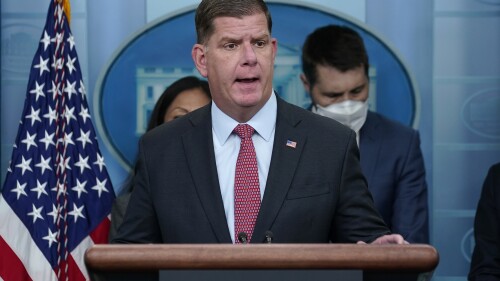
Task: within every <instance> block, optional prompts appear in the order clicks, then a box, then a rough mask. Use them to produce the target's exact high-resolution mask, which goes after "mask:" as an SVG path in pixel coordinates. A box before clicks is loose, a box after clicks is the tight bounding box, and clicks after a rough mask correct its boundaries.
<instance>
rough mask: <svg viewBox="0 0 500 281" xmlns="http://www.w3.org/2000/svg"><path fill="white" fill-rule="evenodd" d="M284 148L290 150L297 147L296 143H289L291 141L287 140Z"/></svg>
mask: <svg viewBox="0 0 500 281" xmlns="http://www.w3.org/2000/svg"><path fill="white" fill-rule="evenodd" d="M286 146H288V147H291V148H296V147H297V142H295V141H291V140H287V141H286Z"/></svg>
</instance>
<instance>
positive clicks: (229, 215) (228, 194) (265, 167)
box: [212, 91, 277, 243]
mask: <svg viewBox="0 0 500 281" xmlns="http://www.w3.org/2000/svg"><path fill="white" fill-rule="evenodd" d="M276 114H277V102H276V96H275V95H274V91H273V93H272V94H271V97H270V98H269V100H268V101H267V102H266V104H265V105H264V106H263V107H262V108H261V109H260V110H259V112H257V113H256V114H255V115H254V116H253V117H252V119H250V120H249V121H248V122H247V123H246V124H248V125H250V126H252V127H253V128H254V129H255V133H254V134H253V136H252V141H253V144H254V146H255V153H256V155H257V166H258V170H259V185H260V199H261V201H262V197H263V196H264V190H265V189H266V181H267V174H268V172H269V165H270V163H271V155H272V151H273V143H274V132H275V127H276ZM238 124H239V123H238V122H237V121H236V120H234V119H232V118H231V117H229V116H228V115H226V114H225V113H224V112H222V111H221V110H220V109H219V108H218V107H217V105H215V103H214V102H212V134H213V140H214V152H215V161H216V164H217V174H218V176H219V184H220V191H221V195H222V201H223V202H224V210H225V213H226V219H227V226H228V227H229V233H230V234H231V239H232V240H233V243H234V176H235V171H236V160H237V158H238V153H239V151H240V142H241V139H240V138H239V137H238V136H237V135H236V134H234V133H233V130H234V128H235V127H236V125H238Z"/></svg>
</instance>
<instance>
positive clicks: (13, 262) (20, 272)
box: [0, 237, 32, 281]
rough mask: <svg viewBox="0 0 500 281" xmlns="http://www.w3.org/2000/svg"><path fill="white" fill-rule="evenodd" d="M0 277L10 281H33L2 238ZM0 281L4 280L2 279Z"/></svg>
mask: <svg viewBox="0 0 500 281" xmlns="http://www.w3.org/2000/svg"><path fill="white" fill-rule="evenodd" d="M0 253H2V254H0V276H3V277H5V278H6V279H8V280H19V281H31V280H32V279H31V278H30V276H29V275H28V272H26V269H25V268H24V266H23V263H22V262H21V260H19V258H18V256H17V255H16V253H14V252H13V251H12V249H11V248H10V247H9V245H8V244H7V243H6V242H5V240H3V238H2V237H0ZM0 280H3V279H2V278H1V277H0Z"/></svg>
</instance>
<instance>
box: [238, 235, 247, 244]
mask: <svg viewBox="0 0 500 281" xmlns="http://www.w3.org/2000/svg"><path fill="white" fill-rule="evenodd" d="M238 240H239V241H240V243H241V244H247V243H248V235H247V234H246V233H245V232H240V233H238Z"/></svg>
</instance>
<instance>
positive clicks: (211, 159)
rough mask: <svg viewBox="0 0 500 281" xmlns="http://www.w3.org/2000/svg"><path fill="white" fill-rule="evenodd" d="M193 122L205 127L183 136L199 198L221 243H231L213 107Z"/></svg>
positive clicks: (193, 117) (191, 119) (193, 118)
mask: <svg viewBox="0 0 500 281" xmlns="http://www.w3.org/2000/svg"><path fill="white" fill-rule="evenodd" d="M190 121H191V123H192V124H193V126H194V127H198V126H199V127H202V128H201V129H197V130H190V131H189V132H188V133H187V134H185V135H183V143H184V149H185V151H186V157H187V161H188V163H189V168H190V170H191V175H192V178H193V181H194V184H195V186H196V190H197V192H198V197H199V199H200V201H201V204H202V206H203V208H204V210H205V213H206V214H207V217H208V220H209V221H210V223H211V225H212V229H213V231H214V233H215V235H216V236H217V239H218V242H219V243H231V237H230V235H229V229H228V227H227V220H226V214H225V212H224V203H223V202H222V196H221V194H220V187H219V179H218V176H217V166H216V163H215V154H214V145H213V139H212V137H213V135H212V117H211V114H210V105H208V106H205V107H204V108H202V109H201V110H200V111H198V112H196V113H195V114H192V116H191V117H190ZM207 163H208V166H207ZM193 200H196V199H195V198H193Z"/></svg>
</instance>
